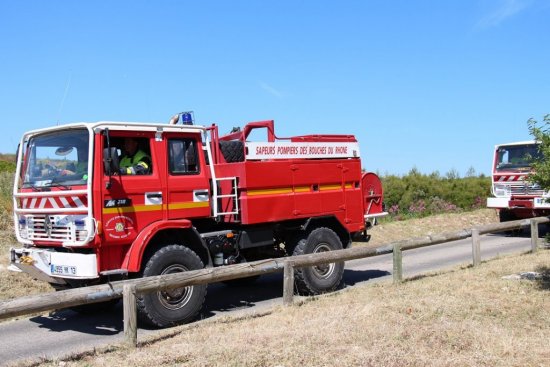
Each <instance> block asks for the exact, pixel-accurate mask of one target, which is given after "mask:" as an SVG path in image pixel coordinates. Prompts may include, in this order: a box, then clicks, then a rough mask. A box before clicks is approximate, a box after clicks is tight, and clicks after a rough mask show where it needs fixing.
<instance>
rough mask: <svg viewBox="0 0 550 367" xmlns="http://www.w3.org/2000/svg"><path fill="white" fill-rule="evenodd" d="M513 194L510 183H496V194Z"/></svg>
mask: <svg viewBox="0 0 550 367" xmlns="http://www.w3.org/2000/svg"><path fill="white" fill-rule="evenodd" d="M511 194H512V188H511V187H510V186H509V185H503V184H496V185H495V196H510V195H511Z"/></svg>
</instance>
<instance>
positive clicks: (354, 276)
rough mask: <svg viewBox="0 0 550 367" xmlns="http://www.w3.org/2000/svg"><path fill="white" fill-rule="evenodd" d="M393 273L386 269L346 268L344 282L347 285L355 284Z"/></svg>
mask: <svg viewBox="0 0 550 367" xmlns="http://www.w3.org/2000/svg"><path fill="white" fill-rule="evenodd" d="M388 275H391V273H390V272H389V271H385V270H350V269H346V270H344V283H345V285H346V286H353V285H356V284H357V283H361V282H366V281H367V280H371V279H376V278H382V277H385V276H388Z"/></svg>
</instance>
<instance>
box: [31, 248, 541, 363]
mask: <svg viewBox="0 0 550 367" xmlns="http://www.w3.org/2000/svg"><path fill="white" fill-rule="evenodd" d="M549 265H550V251H540V252H539V253H538V254H535V255H522V256H514V257H506V258H501V259H498V260H493V261H491V262H488V263H485V264H483V266H481V267H479V268H476V269H474V268H463V269H457V270H455V271H450V272H447V273H444V274H440V275H437V276H425V277H420V278H418V279H416V280H413V281H407V282H405V283H403V284H400V285H393V284H391V283H384V284H376V285H367V286H360V287H355V288H351V289H348V290H346V291H343V292H340V293H336V294H331V295H327V296H323V297H318V298H316V299H313V300H309V301H307V302H305V303H303V304H301V305H296V306H292V307H289V308H283V307H278V308H276V309H275V310H274V311H273V312H272V313H271V314H269V315H266V316H261V317H249V318H245V319H240V320H239V319H232V318H229V317H228V318H225V319H221V320H217V321H206V322H203V323H199V324H195V325H190V326H182V327H178V328H174V329H172V330H169V331H164V332H162V333H164V334H168V335H169V337H162V336H160V337H157V338H156V339H155V340H150V341H149V342H147V343H145V344H143V345H141V347H140V348H138V349H136V350H131V349H125V348H123V347H111V348H110V349H109V350H104V351H95V352H93V353H91V354H90V355H87V356H80V357H75V358H74V359H73V360H70V361H66V362H62V363H61V364H62V365H63V366H66V367H68V366H112V365H131V366H152V365H155V366H301V365H302V366H370V365H372V366H376V365H380V366H543V365H548V363H549V362H550V349H549V348H548V340H550V327H549V325H550V297H549V291H550V290H549V287H550V284H549V283H544V282H534V281H526V280H522V281H518V280H505V279H502V277H503V276H505V275H509V274H511V273H517V272H521V271H530V270H535V269H539V270H544V271H546V272H550V268H549ZM549 275H550V274H549ZM61 364H60V362H59V361H52V362H49V363H46V362H44V363H43V364H41V365H45V366H59V365H61Z"/></svg>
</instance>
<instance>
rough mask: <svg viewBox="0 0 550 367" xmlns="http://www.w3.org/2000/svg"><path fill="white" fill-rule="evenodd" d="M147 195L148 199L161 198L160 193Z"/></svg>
mask: <svg viewBox="0 0 550 367" xmlns="http://www.w3.org/2000/svg"><path fill="white" fill-rule="evenodd" d="M147 197H148V198H149V199H162V194H159V193H153V194H147Z"/></svg>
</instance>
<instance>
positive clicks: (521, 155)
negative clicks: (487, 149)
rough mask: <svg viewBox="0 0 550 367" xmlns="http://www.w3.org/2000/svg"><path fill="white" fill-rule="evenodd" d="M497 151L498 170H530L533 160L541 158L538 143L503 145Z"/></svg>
mask: <svg viewBox="0 0 550 367" xmlns="http://www.w3.org/2000/svg"><path fill="white" fill-rule="evenodd" d="M497 153H498V154H497V162H496V170H497V171H510V170H517V171H528V170H529V169H530V168H531V162H532V161H533V160H534V159H538V158H540V153H539V150H538V144H523V145H509V146H501V147H499V148H498V150H497Z"/></svg>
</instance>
